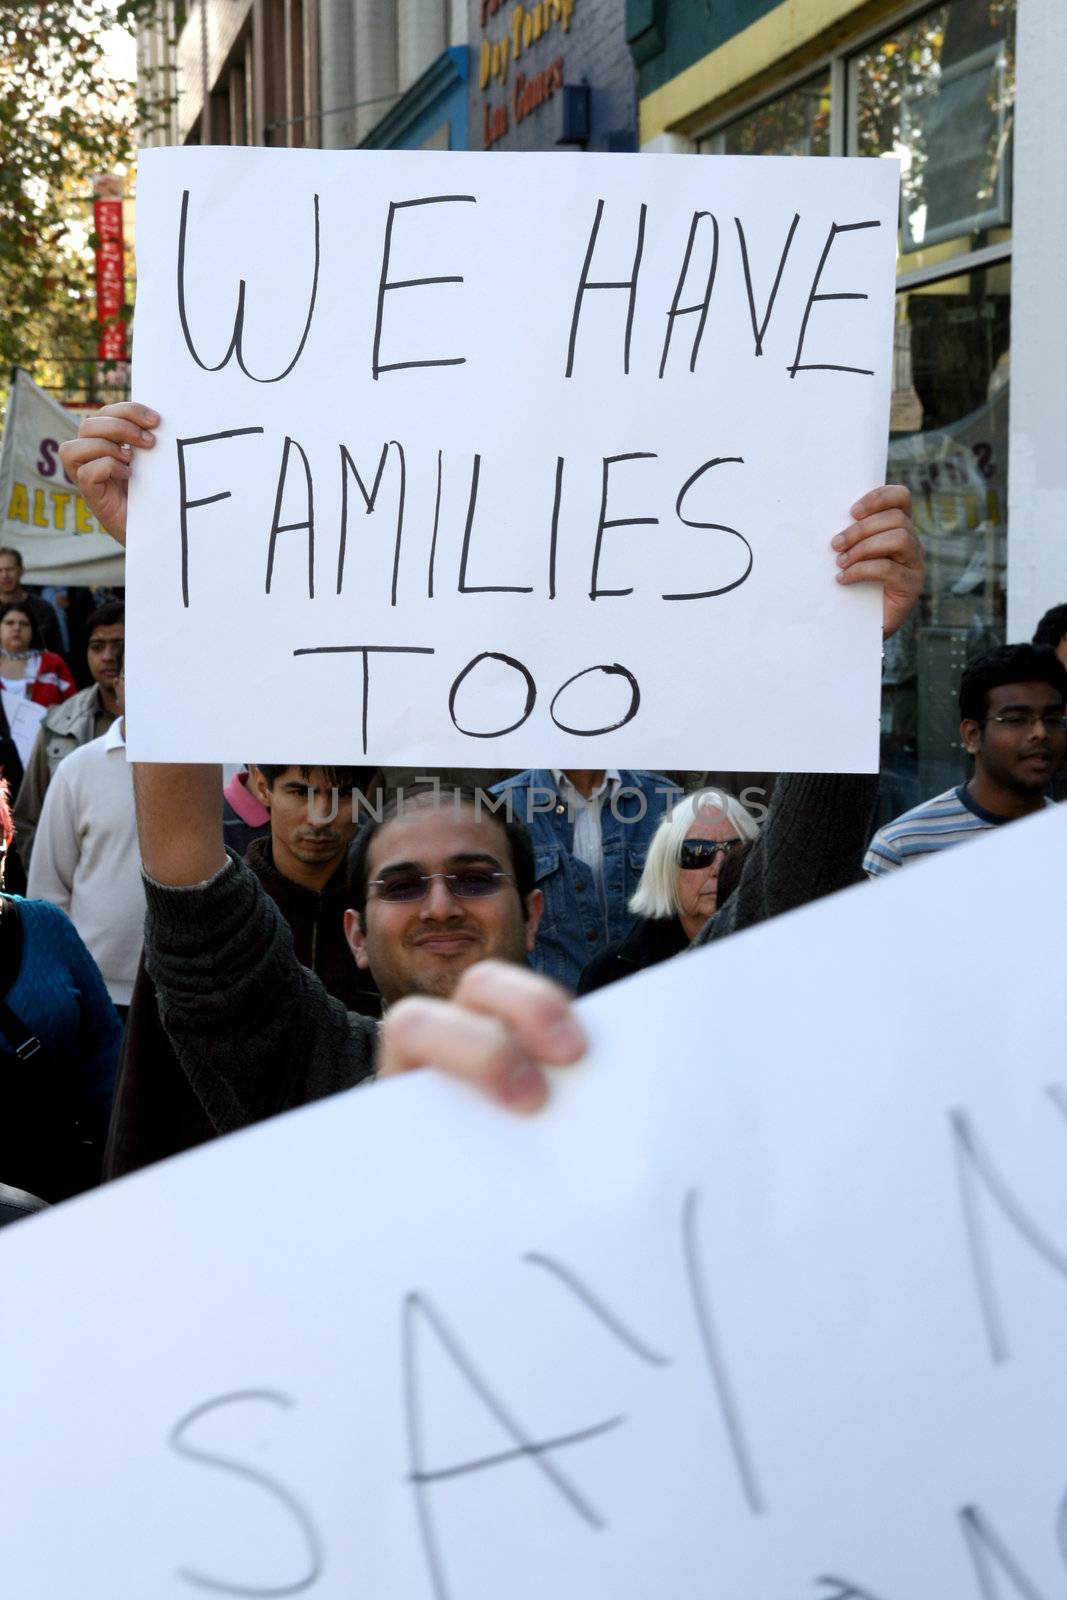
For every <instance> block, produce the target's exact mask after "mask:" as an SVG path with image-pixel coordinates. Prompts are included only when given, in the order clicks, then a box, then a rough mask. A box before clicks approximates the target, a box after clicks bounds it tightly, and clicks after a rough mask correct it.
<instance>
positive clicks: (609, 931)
mask: <svg viewBox="0 0 1067 1600" xmlns="http://www.w3.org/2000/svg"><path fill="white" fill-rule="evenodd" d="M619 777H620V779H621V780H622V786H621V788H619V789H618V790H617V791H616V793H615V795H614V797H613V798H612V797H611V796H610V795H605V796H604V800H603V804H602V806H601V812H600V832H601V838H602V840H603V848H604V899H605V902H606V905H607V925H606V926H605V922H604V910H603V907H602V905H601V902H600V897H599V895H598V893H597V887H596V880H595V879H594V877H593V873H592V871H591V869H590V868H589V867H587V866H586V864H585V862H584V861H579V860H578V859H577V857H576V856H574V855H573V854H572V846H573V842H574V817H573V815H572V814H571V813H570V812H569V810H568V807H567V803H566V801H565V800H563V799H561V798H560V795H559V792H558V790H557V788H556V784H555V780H554V779H553V777H552V774H551V772H550V771H548V770H547V769H545V768H540V767H539V768H534V769H530V770H528V771H526V772H520V773H519V774H518V775H517V776H516V777H514V778H508V779H507V780H506V781H505V782H504V783H498V784H495V785H494V787H493V790H492V792H493V794H495V795H502V794H507V795H508V796H509V797H510V815H511V816H512V817H513V818H514V820H515V821H516V822H524V823H525V824H526V826H527V827H528V828H529V830H530V833H531V834H532V835H533V845H534V866H535V873H536V878H537V887H538V888H539V889H540V890H541V891H542V893H543V894H544V897H545V909H544V914H543V915H542V918H541V926H540V928H539V929H538V933H537V944H536V946H535V948H534V952H533V955H532V956H531V957H530V964H531V966H533V967H535V968H536V969H537V970H538V971H539V972H544V973H546V974H547V975H548V976H549V977H550V978H555V979H556V981H557V982H558V983H562V984H563V985H564V987H565V988H567V989H570V990H571V992H572V993H573V991H574V990H575V988H576V987H577V984H578V979H579V977H580V975H581V972H582V968H583V967H584V966H585V965H586V963H587V962H588V961H590V960H591V959H592V957H593V956H595V955H596V954H597V953H598V952H599V951H600V950H602V949H603V948H604V946H605V945H607V944H611V943H612V942H613V941H614V940H616V939H622V938H623V937H624V936H625V935H626V933H627V932H628V931H629V929H630V928H631V926H632V925H633V920H634V918H633V913H632V912H631V911H630V909H629V901H630V896H631V895H632V894H633V892H634V890H635V889H636V888H637V884H638V880H639V878H640V876H641V872H642V869H643V867H644V864H645V856H646V855H647V853H648V846H649V842H650V841H651V838H652V835H653V834H654V833H655V831H656V829H657V827H658V826H659V822H660V819H661V817H662V816H663V815H664V813H665V811H666V809H667V800H668V796H673V797H674V798H678V796H679V795H680V793H681V791H680V790H679V789H677V788H676V787H675V785H674V784H672V783H671V781H670V779H669V778H665V777H663V776H662V775H661V774H660V773H658V772H630V771H620V773H619ZM500 814H502V813H498V815H500Z"/></svg>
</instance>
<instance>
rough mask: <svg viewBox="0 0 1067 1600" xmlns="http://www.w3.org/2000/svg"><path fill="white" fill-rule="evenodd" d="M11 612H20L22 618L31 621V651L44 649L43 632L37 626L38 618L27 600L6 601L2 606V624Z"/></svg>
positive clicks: (0, 611) (0, 618) (0, 612)
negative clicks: (42, 642)
mask: <svg viewBox="0 0 1067 1600" xmlns="http://www.w3.org/2000/svg"><path fill="white" fill-rule="evenodd" d="M9 611H18V612H20V613H21V614H22V616H24V617H27V618H28V619H29V624H30V649H31V650H40V649H41V648H42V645H41V631H40V629H39V628H38V626H37V618H36V617H35V616H34V614H33V612H32V611H31V610H30V608H29V606H28V605H27V603H26V601H25V600H6V601H5V602H4V604H3V605H2V606H0V622H3V620H4V618H5V617H6V616H7V614H8V612H9Z"/></svg>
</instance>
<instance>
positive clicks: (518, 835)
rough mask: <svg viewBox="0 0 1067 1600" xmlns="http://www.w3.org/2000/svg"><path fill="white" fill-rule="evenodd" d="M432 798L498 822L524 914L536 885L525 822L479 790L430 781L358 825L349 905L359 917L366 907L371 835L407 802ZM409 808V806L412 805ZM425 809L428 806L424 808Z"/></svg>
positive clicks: (350, 856)
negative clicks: (488, 801) (496, 808)
mask: <svg viewBox="0 0 1067 1600" xmlns="http://www.w3.org/2000/svg"><path fill="white" fill-rule="evenodd" d="M424 796H425V797H426V798H430V797H434V798H435V799H436V803H437V805H438V807H444V806H448V807H449V808H454V809H456V810H458V809H459V807H460V806H466V807H467V808H468V809H469V810H471V811H474V812H475V813H476V814H482V813H483V812H484V814H485V816H486V817H488V818H490V819H491V820H492V821H494V822H498V823H499V824H500V826H501V827H502V828H503V830H504V833H505V835H506V837H507V844H508V857H509V862H510V866H511V870H512V872H513V873H514V874H515V887H516V889H517V890H518V891H519V900H520V902H521V904H522V914H523V918H524V919H525V917H526V899H527V896H528V895H529V894H530V893H531V892H532V891H533V889H534V888H535V886H536V881H537V880H536V877H535V874H534V852H533V840H532V838H531V837H530V830H529V829H528V828H527V827H526V825H525V823H522V822H515V821H514V820H513V819H512V818H511V817H510V816H509V815H508V812H507V810H506V809H502V810H501V811H499V812H497V811H494V810H492V809H490V807H488V806H486V805H485V804H484V803H483V802H484V796H482V795H480V793H479V791H476V790H474V789H468V788H464V787H461V786H460V785H459V784H450V783H443V784H441V786H440V787H439V788H437V789H435V788H434V787H433V785H432V784H420V785H417V786H414V787H412V788H410V789H405V790H404V791H403V794H402V795H400V794H398V795H397V796H396V797H395V798H394V799H392V800H389V801H387V802H386V804H385V805H384V806H383V807H382V810H381V816H380V817H377V816H372V817H368V818H367V820H366V822H365V823H364V824H363V826H362V828H360V830H359V832H358V833H357V834H356V837H355V840H354V841H353V844H352V848H351V849H350V850H349V852H348V897H349V905H350V906H351V907H352V909H353V910H354V911H358V912H359V914H360V917H362V916H363V915H364V913H365V912H366V909H367V856H368V855H369V853H370V847H371V844H372V842H373V840H374V836H375V834H376V833H377V832H378V830H379V828H384V826H385V824H386V823H387V822H392V821H394V820H395V818H397V817H399V816H401V815H403V814H406V811H407V810H408V808H409V806H410V803H411V802H412V801H413V800H414V801H418V800H421V799H422V798H423V797H424ZM412 809H413V808H412ZM427 809H428V808H427Z"/></svg>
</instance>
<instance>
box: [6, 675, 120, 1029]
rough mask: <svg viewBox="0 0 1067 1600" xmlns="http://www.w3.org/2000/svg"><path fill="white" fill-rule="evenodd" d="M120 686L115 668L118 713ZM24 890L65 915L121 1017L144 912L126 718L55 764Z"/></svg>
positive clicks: (31, 896) (117, 720)
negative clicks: (98, 969) (90, 956)
mask: <svg viewBox="0 0 1067 1600" xmlns="http://www.w3.org/2000/svg"><path fill="white" fill-rule="evenodd" d="M123 691H124V680H123V678H122V676H121V674H120V676H119V679H118V682H117V684H116V694H117V698H118V706H119V710H120V712H121V711H123V710H124V693H123ZM28 894H29V896H30V898H31V899H41V900H50V901H51V902H52V904H53V905H57V906H59V907H60V909H61V910H63V911H65V912H66V913H67V915H68V916H69V917H70V920H71V921H72V922H73V924H74V926H75V927H76V928H77V930H78V932H79V933H80V934H81V937H82V939H83V940H84V942H85V944H86V945H87V946H88V948H89V950H90V952H91V954H92V956H93V959H94V960H95V962H96V964H97V966H98V967H99V968H100V971H101V973H102V974H103V978H104V982H105V984H106V985H107V990H108V993H109V994H110V996H111V998H112V1000H113V1001H114V1002H115V1005H116V1006H117V1007H118V1008H119V1010H120V1012H121V1013H122V1014H123V1015H125V1011H126V1008H127V1007H128V1005H129V1003H130V996H131V994H132V993H133V981H134V978H135V977H136V975H137V963H138V961H139V959H140V955H141V943H142V940H143V938H144V915H145V898H144V887H143V885H142V882H141V857H140V852H139V850H138V846H137V825H136V821H135V817H134V807H133V776H132V769H131V768H130V766H129V763H128V762H127V760H126V718H125V716H122V715H120V716H119V717H117V718H116V720H115V721H114V722H113V723H112V724H111V727H110V728H109V729H108V730H107V732H106V733H105V734H102V735H101V737H100V738H98V739H93V740H91V741H90V742H89V743H88V744H85V745H82V747H81V748H80V749H79V750H75V751H73V752H72V753H71V754H70V755H69V756H67V758H66V760H65V761H63V762H62V764H61V765H60V766H59V767H58V768H57V770H56V775H55V777H54V778H53V779H52V782H51V783H50V784H49V787H48V793H47V794H46V795H45V800H44V806H43V808H42V810H41V819H40V822H39V823H38V826H37V837H36V839H35V841H34V847H33V860H32V862H31V864H30V876H29V886H28Z"/></svg>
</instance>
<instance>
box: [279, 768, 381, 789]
mask: <svg viewBox="0 0 1067 1600" xmlns="http://www.w3.org/2000/svg"><path fill="white" fill-rule="evenodd" d="M256 770H257V771H259V772H262V774H263V776H264V778H266V780H267V788H268V789H273V788H274V785H275V784H276V783H277V781H278V779H279V778H280V777H281V775H282V773H283V772H299V774H300V776H301V777H302V778H303V780H304V782H305V783H310V782H311V774H312V773H313V772H321V773H322V775H323V777H324V778H325V779H326V782H327V784H328V785H329V787H330V788H331V789H358V790H359V791H360V793H363V792H364V789H365V786H366V785H367V784H368V783H370V780H371V779H372V778H373V776H374V774H375V771H376V770H377V769H376V768H375V767H301V766H297V764H296V763H295V762H290V763H289V765H288V766H287V767H268V766H265V765H264V764H263V762H261V761H257V762H256Z"/></svg>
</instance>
